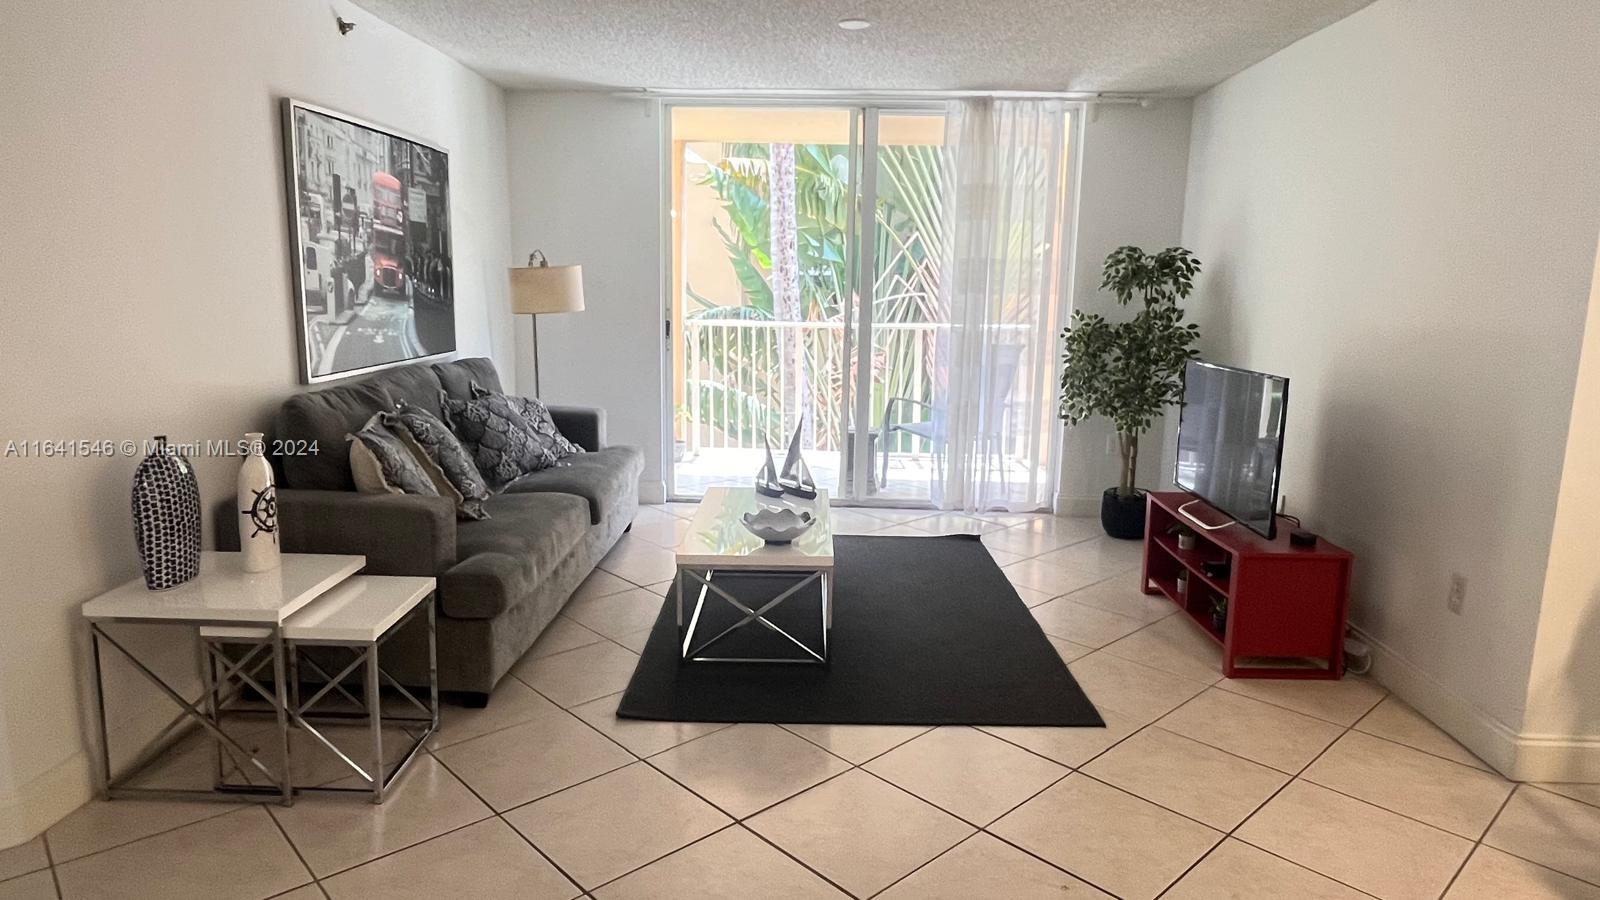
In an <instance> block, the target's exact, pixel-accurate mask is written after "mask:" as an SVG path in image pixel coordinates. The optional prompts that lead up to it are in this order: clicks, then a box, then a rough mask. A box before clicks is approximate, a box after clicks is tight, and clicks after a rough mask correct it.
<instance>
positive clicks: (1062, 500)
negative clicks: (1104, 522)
mask: <svg viewBox="0 0 1600 900" xmlns="http://www.w3.org/2000/svg"><path fill="white" fill-rule="evenodd" d="M1055 510H1056V515H1058V516H1098V515H1100V497H1099V496H1094V497H1067V496H1063V495H1061V494H1057V495H1056V499H1055Z"/></svg>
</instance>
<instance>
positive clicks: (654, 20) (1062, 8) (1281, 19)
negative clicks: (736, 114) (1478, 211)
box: [357, 0, 1371, 94]
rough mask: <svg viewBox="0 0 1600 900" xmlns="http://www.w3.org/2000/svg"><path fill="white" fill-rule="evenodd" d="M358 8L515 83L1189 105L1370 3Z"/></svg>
mask: <svg viewBox="0 0 1600 900" xmlns="http://www.w3.org/2000/svg"><path fill="white" fill-rule="evenodd" d="M357 2H358V3H360V5H361V6H363V7H365V8H367V9H369V10H371V11H372V12H373V13H374V14H376V15H378V16H379V17H381V18H383V19H384V20H386V21H388V22H390V23H391V24H393V25H396V26H398V27H400V28H402V29H404V30H406V31H408V32H410V33H411V34H413V35H416V36H417V37H419V38H421V39H422V40H424V41H426V42H428V43H429V44H432V45H433V46H435V47H438V48H439V49H440V50H443V51H444V52H445V53H448V54H450V55H451V56H453V57H455V58H457V59H459V60H461V61H462V62H464V63H466V64H467V65H469V66H471V67H472V68H474V69H476V70H477V71H479V72H481V73H483V74H484V75H486V76H488V77H489V78H491V79H493V80H494V81H496V82H499V83H500V84H502V85H505V86H507V87H529V88H540V87H545V88H548V87H619V88H634V87H668V88H713V89H724V90H726V89H751V88H756V89H760V88H780V89H818V88H847V89H869V90H889V89H938V90H960V89H978V90H1017V89H1020V90H1073V91H1154V92H1164V93H1182V94H1192V93H1197V92H1199V91H1200V90H1203V89H1205V88H1207V87H1209V86H1211V85H1213V84H1216V83H1217V82H1218V81H1221V80H1222V79H1224V78H1227V77H1228V76H1229V75H1232V74H1234V73H1235V72H1238V71H1239V70H1241V69H1243V68H1245V67H1247V66H1249V65H1250V64H1252V63H1255V62H1257V61H1259V60H1261V59H1264V58H1266V57H1267V56H1269V55H1271V54H1272V53H1274V52H1276V51H1277V50H1279V49H1281V48H1283V47H1286V46H1288V45H1289V44H1291V43H1293V42H1294V41H1296V40H1298V39H1300V38H1301V37H1304V36H1305V35H1307V34H1310V33H1311V32H1313V31H1316V30H1317V29H1319V28H1322V27H1323V26H1326V25H1328V24H1330V23H1332V22H1335V21H1337V20H1339V19H1341V18H1343V17H1344V16H1346V15H1349V14H1350V13H1352V12H1354V11H1355V10H1357V9H1360V8H1361V7H1363V6H1366V5H1367V4H1368V3H1369V2H1371V0H1056V2H1041V0H994V2H988V3H984V2H975V0H925V2H906V0H899V2H891V0H798V2H795V0H785V2H777V0H650V2H626V0H564V2H555V0H357ZM851 17H860V18H865V19H868V20H870V21H871V22H872V23H873V27H871V28H869V29H867V30H865V31H853V32H852V31H844V30H842V29H840V28H839V27H838V26H837V24H835V23H837V22H838V20H839V19H842V18H851Z"/></svg>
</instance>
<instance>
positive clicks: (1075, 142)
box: [654, 93, 1088, 509]
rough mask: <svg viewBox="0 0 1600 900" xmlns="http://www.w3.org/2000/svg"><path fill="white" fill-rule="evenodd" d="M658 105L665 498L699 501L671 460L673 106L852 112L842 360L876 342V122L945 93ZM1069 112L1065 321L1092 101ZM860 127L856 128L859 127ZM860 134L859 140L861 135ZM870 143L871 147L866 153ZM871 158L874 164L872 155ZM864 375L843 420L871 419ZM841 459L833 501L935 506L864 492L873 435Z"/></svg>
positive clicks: (924, 108)
mask: <svg viewBox="0 0 1600 900" xmlns="http://www.w3.org/2000/svg"><path fill="white" fill-rule="evenodd" d="M654 103H655V109H656V112H657V114H658V118H659V121H660V135H659V141H660V144H659V146H660V156H659V166H660V169H659V172H660V201H661V202H660V213H659V215H660V220H659V221H660V226H661V266H660V268H661V272H660V287H661V296H660V306H659V309H660V311H661V321H662V323H663V325H662V328H661V330H660V332H659V334H660V336H661V339H662V342H663V349H664V352H663V353H662V355H661V393H660V397H659V400H658V408H659V409H661V410H663V411H664V412H665V415H663V417H662V421H661V447H662V453H661V455H662V460H661V463H662V473H663V481H664V488H665V497H666V499H667V500H668V501H696V500H698V498H695V497H689V496H686V495H682V494H679V493H678V492H677V475H676V471H675V464H674V462H673V459H672V456H673V441H674V437H673V435H674V433H675V431H676V417H677V412H676V409H675V407H674V406H673V405H672V399H673V394H674V391H675V385H674V384H673V376H674V372H675V369H676V363H677V358H676V357H677V338H676V336H675V335H673V334H672V333H671V328H672V322H673V305H674V302H675V298H676V297H677V296H678V293H679V292H680V290H681V285H678V284H676V283H675V279H674V275H675V274H676V268H675V256H676V252H677V247H676V246H675V245H674V241H673V212H674V210H673V205H672V200H673V179H674V178H675V177H676V176H675V173H674V172H673V166H674V159H673V152H672V149H673V148H672V145H673V139H672V138H673V134H672V111H673V110H674V109H675V108H677V107H701V108H718V109H723V108H725V109H738V108H750V109H783V108H794V109H830V110H844V111H848V112H849V113H850V114H851V129H850V130H851V152H852V153H853V154H857V155H858V158H856V159H853V160H852V162H853V163H854V164H855V167H854V169H853V172H852V175H854V176H858V177H852V179H851V190H852V194H853V195H854V200H855V203H854V204H852V208H851V215H850V218H849V227H848V229H847V233H846V240H847V242H848V243H849V244H850V245H855V246H857V253H856V255H855V259H854V260H853V261H852V264H851V265H850V266H849V267H848V278H849V291H848V293H849V294H850V296H849V298H848V299H847V302H848V303H849V304H851V311H852V312H854V313H855V317H856V321H855V322H854V323H853V325H852V323H850V322H849V321H847V322H846V328H845V343H846V354H845V361H846V364H847V365H848V364H849V362H850V360H851V359H852V358H853V356H854V355H855V354H857V353H859V352H860V348H861V347H867V348H869V352H870V348H871V347H872V343H871V341H872V326H873V323H872V303H871V302H870V298H869V299H868V300H867V301H866V302H862V298H861V291H862V289H863V287H864V286H867V287H870V286H869V285H867V284H866V283H867V282H870V280H871V274H870V272H871V268H872V267H873V266H875V263H876V261H875V259H874V257H875V255H876V235H875V234H874V233H873V229H868V228H864V227H863V222H868V221H870V222H873V223H875V222H876V217H875V216H873V217H868V216H866V215H865V211H867V210H872V211H874V212H875V211H876V204H877V191H876V181H877V168H878V166H877V156H876V149H877V132H878V124H879V120H880V118H881V116H883V115H900V114H910V115H917V114H924V115H925V114H928V113H938V114H941V115H943V114H944V113H945V111H946V103H945V99H943V98H930V99H927V100H920V99H916V100H913V99H904V100H902V99H893V100H886V99H884V98H881V97H880V98H874V97H873V95H871V94H870V93H862V94H860V95H853V96H852V95H842V96H839V97H826V98H822V97H797V98H782V97H772V98H762V97H749V96H729V97H717V96H704V97H699V96H697V97H675V98H670V99H660V100H655V101H654ZM1064 107H1065V112H1066V115H1067V116H1068V117H1069V118H1068V121H1067V123H1066V126H1065V127H1066V133H1067V156H1066V159H1065V160H1064V161H1063V174H1064V175H1065V176H1066V177H1067V184H1065V185H1063V187H1064V188H1065V189H1067V190H1070V191H1071V195H1070V196H1069V198H1068V200H1067V202H1068V203H1069V204H1070V205H1069V207H1068V208H1067V209H1066V210H1064V213H1063V219H1064V221H1063V223H1062V224H1063V227H1062V233H1061V240H1062V242H1063V243H1064V244H1065V245H1066V246H1067V251H1066V252H1065V253H1063V254H1062V255H1061V260H1060V262H1059V263H1058V265H1059V267H1060V268H1059V270H1058V272H1059V278H1060V285H1061V290H1060V292H1059V293H1060V297H1059V298H1058V299H1057V303H1058V304H1059V308H1058V310H1057V315H1058V322H1065V321H1066V320H1067V317H1068V316H1070V315H1071V311H1072V308H1073V305H1074V304H1073V286H1074V280H1075V276H1076V268H1077V266H1076V263H1077V260H1076V257H1077V254H1076V240H1077V231H1078V215H1079V208H1080V202H1079V201H1080V196H1081V186H1082V178H1081V172H1082V162H1083V140H1084V135H1085V132H1086V130H1087V129H1086V127H1085V120H1086V119H1087V118H1088V115H1087V113H1088V108H1087V107H1088V105H1087V104H1085V103H1083V102H1081V101H1069V102H1067V103H1065V104H1064ZM858 129H859V132H860V133H859V134H858ZM857 138H859V140H858V139H857ZM869 148H870V152H869ZM869 160H870V161H871V163H872V164H871V165H868V164H867V162H868V161H869ZM856 370H857V378H856V379H855V380H856V381H859V380H860V379H861V377H862V373H863V372H865V373H866V379H867V385H866V390H861V389H860V388H861V385H859V384H855V383H852V380H851V379H845V381H846V384H845V386H844V393H843V396H842V397H841V404H843V405H844V406H846V408H847V409H849V415H848V416H845V417H844V421H845V427H846V428H847V429H848V428H849V427H850V424H851V423H868V424H870V422H871V405H872V389H871V371H870V366H869V367H861V366H856ZM1053 432H1054V433H1053V434H1051V435H1050V436H1049V440H1050V441H1051V443H1052V444H1053V446H1052V447H1051V453H1050V455H1051V456H1052V457H1053V458H1055V459H1056V471H1054V472H1052V473H1050V477H1051V478H1052V480H1053V481H1054V482H1055V489H1054V490H1053V491H1052V492H1051V493H1052V494H1053V495H1054V496H1055V497H1057V498H1059V494H1060V478H1061V472H1060V468H1061V461H1060V459H1059V457H1060V451H1061V449H1062V448H1063V447H1064V437H1065V428H1064V426H1062V427H1057V428H1055V429H1053ZM839 437H840V451H839V455H840V461H841V463H842V464H843V465H842V466H841V470H840V481H841V487H842V485H843V481H844V478H845V476H846V475H847V474H848V475H849V476H850V483H851V486H852V492H851V493H850V494H845V493H841V494H840V495H839V496H837V497H830V501H831V502H833V503H834V504H835V505H838V506H860V507H868V508H870V507H879V508H927V509H934V508H935V507H934V504H933V500H932V499H931V498H930V499H929V500H928V501H926V503H919V504H917V505H916V506H915V507H913V506H911V505H910V502H909V501H906V500H901V499H891V498H876V497H865V496H861V491H862V488H863V487H864V485H865V484H866V482H867V479H866V478H864V477H862V476H861V474H860V473H864V472H871V466H872V459H871V453H870V448H871V444H872V442H871V440H870V438H869V437H868V436H867V434H866V431H865V430H864V429H863V431H862V432H861V439H858V440H855V441H854V442H851V441H848V440H846V435H840V436H839ZM852 446H853V450H854V453H853V454H851V456H852V457H853V458H851V459H846V458H845V457H846V453H845V448H847V447H852Z"/></svg>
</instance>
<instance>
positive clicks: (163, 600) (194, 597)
mask: <svg viewBox="0 0 1600 900" xmlns="http://www.w3.org/2000/svg"><path fill="white" fill-rule="evenodd" d="M366 564H367V558H366V557H365V556H336V555H332V554H325V553H285V554H283V564H282V565H280V566H279V567H278V568H276V569H271V570H268V571H266V572H246V571H245V570H244V562H243V557H242V555H241V554H238V553H218V552H214V551H205V552H202V553H201V554H200V575H199V576H198V577H196V578H195V579H194V580H192V581H189V582H186V583H184V584H181V585H179V586H177V587H175V588H173V589H171V590H167V591H152V590H150V589H149V588H147V587H145V584H144V578H142V577H140V578H135V579H133V580H132V581H128V582H126V583H124V584H121V585H118V586H117V587H114V588H112V589H111V590H109V591H106V592H105V593H104V594H101V595H100V596H98V597H96V598H94V599H93V600H89V601H87V602H85V603H84V604H83V610H82V611H83V615H84V618H88V619H185V620H191V621H196V622H211V623H215V624H219V625H220V624H240V625H245V624H250V625H277V624H280V623H282V622H283V621H284V620H285V619H287V618H289V616H290V615H292V614H293V613H294V612H295V611H296V610H298V609H300V608H301V607H303V606H305V605H306V604H307V603H310V602H311V601H312V600H315V599H316V598H317V597H318V596H320V595H321V594H322V593H323V592H325V591H327V590H328V589H329V588H331V587H333V586H334V585H336V584H338V583H339V582H341V581H344V580H345V579H346V578H349V577H350V576H351V575H354V574H355V573H356V572H358V571H360V570H361V568H362V567H363V566H365V565H366Z"/></svg>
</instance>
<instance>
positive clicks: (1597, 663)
mask: <svg viewBox="0 0 1600 900" xmlns="http://www.w3.org/2000/svg"><path fill="white" fill-rule="evenodd" d="M1597 545H1600V253H1597V254H1596V256H1595V268H1594V279H1593V282H1592V285H1591V287H1590V289H1589V314H1588V321H1587V323H1586V324H1585V325H1584V329H1583V356H1582V358H1581V359H1580V360H1579V362H1578V383H1577V387H1576V389H1575V390H1574V392H1573V396H1572V422H1571V425H1570V426H1569V427H1568V429H1567V452H1566V457H1565V464H1564V466H1563V468H1562V472H1561V490H1560V493H1559V499H1558V500H1557V501H1556V521H1555V527H1554V529H1553V531H1552V535H1551V541H1550V562H1549V565H1548V566H1547V568H1546V570H1545V576H1544V598H1543V601H1542V603H1541V604H1540V612H1539V632H1538V637H1537V638H1536V639H1535V641H1534V654H1533V667H1532V671H1531V672H1530V673H1529V678H1528V711H1527V715H1526V716H1525V718H1524V719H1523V727H1522V752H1521V753H1520V754H1519V757H1524V758H1519V765H1520V767H1521V768H1524V769H1526V770H1529V771H1530V772H1537V775H1536V776H1530V777H1538V778H1539V779H1540V780H1544V781H1600V546H1597Z"/></svg>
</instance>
